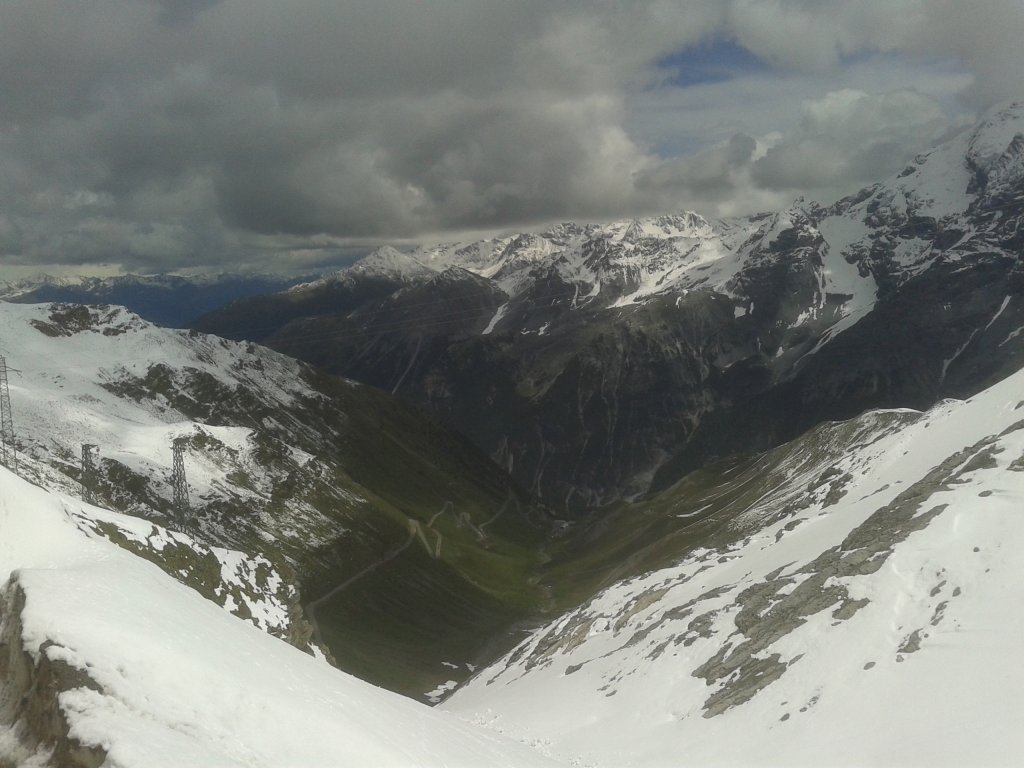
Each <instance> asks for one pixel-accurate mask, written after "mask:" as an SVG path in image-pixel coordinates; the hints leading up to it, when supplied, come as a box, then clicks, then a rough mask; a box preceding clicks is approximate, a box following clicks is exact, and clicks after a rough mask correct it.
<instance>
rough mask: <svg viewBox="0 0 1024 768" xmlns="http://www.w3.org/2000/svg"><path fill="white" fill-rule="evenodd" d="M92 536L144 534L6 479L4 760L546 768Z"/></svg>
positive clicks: (1, 672)
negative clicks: (104, 529)
mask: <svg viewBox="0 0 1024 768" xmlns="http://www.w3.org/2000/svg"><path fill="white" fill-rule="evenodd" d="M96 525H112V526H114V527H116V528H118V529H119V530H140V524H139V521H138V520H137V519H135V518H129V517H125V516H122V515H117V514H115V513H111V512H108V511H105V510H102V509H98V508H95V507H91V506H88V505H83V504H82V503H81V502H80V501H78V500H77V499H74V498H71V497H68V496H66V495H63V494H58V493H52V492H48V491H45V490H43V489H40V488H38V487H36V486H34V485H32V484H30V483H28V482H26V481H24V480H22V479H20V478H18V477H16V476H15V475H14V474H12V473H11V472H10V471H8V470H7V469H6V468H4V467H0V534H2V535H0V580H2V582H3V589H2V594H0V763H2V764H4V765H18V766H26V767H27V766H36V767H37V768H42V767H43V766H49V765H52V766H57V767H59V768H75V767H77V766H81V767H82V768H85V767H86V766H99V765H104V766H120V767H122V768H159V767H160V766H167V767H168V768H171V767H172V766H173V767H174V768H178V767H180V766H191V767H193V768H199V767H200V766H211V767H212V766H217V768H223V767H224V766H256V765H265V766H342V765H373V766H403V767H404V766H409V765H437V766H442V765H443V766H466V768H476V766H481V765H495V766H499V765H506V766H526V765H538V766H540V765H548V764H550V763H548V762H547V761H546V760H545V759H544V758H543V757H542V756H541V755H540V754H538V753H537V752H535V751H534V750H531V749H529V748H528V747H526V746H524V745H522V744H517V743H515V742H513V741H511V740H509V739H505V738H502V737H500V736H496V735H492V734H488V733H485V732H483V731H482V730H481V729H479V728H476V727H473V726H471V725H469V724H467V723H465V722H462V721H460V720H458V719H456V718H454V717H451V716H449V715H446V714H445V713H442V712H438V711H432V710H430V709H428V708H427V707H426V706H424V705H421V704H416V703H415V702H412V701H409V700H408V699H405V698H403V697H401V696H398V695H396V694H393V693H389V692H387V691H383V690H381V689H379V688H375V687H374V686H372V685H369V684H367V683H364V682H362V681H360V680H357V679H355V678H353V677H350V676H349V675H346V674H344V673H342V672H339V671H338V670H336V669H334V668H333V667H331V666H330V665H328V664H327V663H326V662H325V661H323V660H322V659H315V658H313V657H312V656H309V655H307V654H304V653H302V652H300V651H299V650H297V649H295V648H292V647H290V646H288V645H286V644H285V643H282V642H280V641H279V640H277V639H274V638H271V637H269V636H268V635H266V634H265V633H263V632H260V631H258V630H257V629H255V628H253V627H252V626H249V625H248V624H246V623H245V622H243V621H241V620H239V619H238V618H235V617H232V616H230V615H229V614H228V613H226V612H224V611H222V610H220V609H219V608H217V607H216V606H214V605H213V604H212V603H210V602H209V601H207V600H204V599H203V598H202V597H201V596H199V595H198V594H197V593H196V592H195V591H194V590H193V589H191V588H189V587H187V586H184V585H182V584H180V583H178V582H177V581H175V580H174V579H173V578H171V577H170V576H169V575H167V574H166V573H165V572H163V571H161V570H160V569H159V568H157V567H156V566H155V565H153V564H152V563H149V562H146V560H145V559H143V558H141V557H138V556H136V555H134V554H131V553H129V552H127V551H125V550H124V549H122V548H120V547H118V546H116V545H115V544H113V543H111V542H110V541H108V540H106V538H104V537H101V536H99V535H98V534H97V533H96V532H95V526H96ZM144 527H145V526H141V528H144ZM153 533H154V534H155V533H157V531H156V529H153ZM160 536H161V537H162V541H163V542H164V543H165V544H166V545H168V546H174V545H175V544H186V545H187V544H189V540H188V539H187V538H185V537H182V536H180V535H179V534H176V533H168V532H161V533H160Z"/></svg>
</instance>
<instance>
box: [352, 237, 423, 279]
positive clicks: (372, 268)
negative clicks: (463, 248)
mask: <svg viewBox="0 0 1024 768" xmlns="http://www.w3.org/2000/svg"><path fill="white" fill-rule="evenodd" d="M435 271H436V270H434V269H431V267H429V266H427V265H426V264H424V263H423V262H422V261H420V260H419V259H418V258H416V257H415V256H413V255H411V254H408V253H404V252H402V251H399V250H398V249H397V248H392V247H391V246H389V245H385V246H382V247H380V248H378V249H377V250H375V251H374V252H373V253H370V254H368V255H366V256H364V257H363V258H362V259H360V260H359V261H357V262H356V263H355V264H354V265H353V266H352V267H350V268H349V269H348V270H347V272H348V273H355V274H361V275H378V276H385V277H392V278H398V279H399V280H403V281H409V280H414V279H417V278H421V277H429V276H431V275H432V274H433V273H434V272H435Z"/></svg>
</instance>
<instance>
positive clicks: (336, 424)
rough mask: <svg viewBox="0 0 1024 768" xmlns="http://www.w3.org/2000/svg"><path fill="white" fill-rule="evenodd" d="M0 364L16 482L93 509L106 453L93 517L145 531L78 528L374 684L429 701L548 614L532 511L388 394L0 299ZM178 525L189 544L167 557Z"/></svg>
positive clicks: (480, 463) (115, 323)
mask: <svg viewBox="0 0 1024 768" xmlns="http://www.w3.org/2000/svg"><path fill="white" fill-rule="evenodd" d="M0 354H2V355H4V356H5V358H6V361H7V364H8V365H9V366H10V368H11V369H12V372H11V375H10V394H11V401H12V405H13V411H14V422H15V429H16V434H17V442H18V446H19V467H18V469H19V473H20V474H21V475H22V476H23V477H25V478H26V479H29V480H31V481H32V482H35V483H37V484H39V485H41V486H42V487H45V488H48V489H52V490H58V491H61V492H63V493H66V494H68V495H73V496H82V493H83V489H82V487H81V469H80V466H81V464H80V456H81V449H82V445H83V444H92V445H95V446H97V449H96V451H95V454H94V455H95V465H96V480H95V488H94V490H95V493H96V497H97V499H98V503H100V504H102V505H103V506H106V507H109V508H111V509H115V510H117V511H120V512H123V513H127V514H130V515H133V516H135V518H137V519H136V520H135V524H134V525H133V526H132V527H130V528H126V527H125V525H124V524H122V523H115V522H111V521H109V520H105V519H101V518H97V517H96V516H95V514H94V513H90V514H89V515H87V516H86V517H87V518H88V520H87V521H85V522H84V523H83V524H86V525H88V526H89V527H90V528H91V529H93V530H96V531H98V532H100V533H102V534H103V535H104V536H106V537H107V538H109V539H110V540H111V541H114V542H116V543H119V544H121V545H122V546H123V547H125V548H126V549H127V550H129V551H131V552H133V553H135V554H139V555H141V556H143V557H145V558H147V559H149V560H151V561H153V562H155V563H157V564H158V565H160V566H161V567H162V568H163V569H164V570H165V571H166V572H168V573H169V574H171V575H173V576H175V577H176V578H178V579H180V580H181V581H182V582H183V583H185V584H187V585H189V586H192V587H194V588H195V589H197V591H199V592H200V593H201V594H202V595H203V596H205V597H207V598H209V599H210V600H212V601H214V602H216V603H217V604H218V605H221V606H223V607H224V608H226V609H227V610H228V611H230V612H231V613H233V614H235V615H237V616H240V617H242V618H246V619H247V620H249V621H251V622H252V623H253V624H254V625H255V626H258V627H259V628H261V629H263V630H265V631H267V632H269V633H271V634H273V635H275V636H277V637H280V638H283V639H286V640H288V642H290V643H292V644H293V645H295V646H296V647H298V648H301V649H307V650H310V651H311V652H316V653H319V652H321V651H323V652H324V653H326V654H327V655H328V656H329V657H331V656H332V657H333V659H332V660H333V661H335V662H336V663H337V664H338V666H339V667H341V668H343V669H346V670H348V671H351V672H353V673H354V674H358V675H359V676H360V677H363V678H364V679H369V680H372V681H374V682H376V683H379V684H381V685H385V686H387V687H389V688H392V689H394V690H399V691H400V692H402V693H406V694H407V695H411V696H416V697H421V700H423V701H427V700H428V698H429V697H427V693H428V692H430V691H432V690H434V689H435V688H436V687H437V686H438V685H440V684H442V683H445V682H447V681H448V680H451V679H459V680H461V679H463V678H464V677H465V676H466V675H467V674H468V668H467V666H466V665H467V664H470V663H472V664H479V663H481V659H480V657H479V654H480V653H482V652H483V651H484V650H485V646H489V645H490V643H491V642H492V640H493V638H492V637H491V636H490V635H489V634H488V633H489V632H493V633H500V632H501V630H502V628H503V627H504V626H505V625H507V624H512V623H514V622H515V621H517V620H519V618H520V615H521V614H522V613H523V612H525V611H526V610H527V609H528V608H529V607H530V606H531V604H532V602H531V601H534V600H539V599H540V597H541V596H540V595H539V594H535V593H536V592H537V590H536V588H535V587H533V586H531V585H530V584H527V583H525V579H526V572H527V569H528V568H529V567H530V564H531V563H532V562H533V560H534V559H535V558H536V557H537V555H536V552H535V549H534V547H533V542H535V541H537V540H539V539H540V538H542V537H543V535H544V530H545V523H544V522H543V520H542V519H541V518H540V516H539V515H537V514H535V513H536V510H535V509H534V507H533V506H532V504H531V503H530V502H529V501H528V500H526V499H525V497H524V496H523V495H522V494H521V492H519V491H518V489H515V488H513V487H512V486H511V484H510V482H509V480H508V478H507V477H505V475H504V474H503V473H502V472H501V470H500V469H499V468H498V467H496V466H495V465H493V464H491V463H490V462H488V461H487V460H486V458H485V457H483V456H480V455H479V454H477V453H476V452H475V451H473V450H472V448H471V447H470V446H468V445H467V444H465V442H464V441H461V440H458V439H457V438H455V437H454V436H453V435H452V434H451V433H450V432H448V431H447V430H444V429H443V428H442V427H440V426H439V425H437V424H436V423H435V422H433V421H432V420H430V419H428V418H426V417H425V416H423V415H422V414H420V413H418V412H416V411H415V410H413V409H412V408H409V407H408V406H405V405H403V404H402V403H400V402H397V401H396V400H395V399H394V398H390V397H388V396H387V395H385V394H384V393H380V392H376V391H373V390H371V389H370V388H369V387H365V386H362V385H356V384H353V383H351V382H347V381H344V380H341V379H337V378H332V377H328V376H325V375H322V374H319V373H317V372H315V371H313V370H312V369H311V368H310V367H309V366H307V365H304V364H302V363H298V362H296V361H295V360H292V359H290V358H287V357H285V356H283V355H281V354H278V353H276V352H272V351H270V350H268V349H265V348H261V347H257V346H255V345H252V344H243V343H237V342H229V341H225V340H223V339H219V338H216V337H212V336H205V335H203V334H198V333H195V332H185V331H174V330H169V329H162V328H158V327H155V326H153V325H151V324H149V323H146V322H144V321H142V320H141V319H140V318H138V317H137V316H136V315H133V314H131V313H130V312H127V311H125V310H123V309H120V308H116V307H104V306H99V307H96V306H94V307H83V306H79V305H39V306H23V305H14V304H5V303H2V302H0ZM176 439H183V440H184V446H185V450H184V452H183V463H184V469H185V475H186V480H187V485H188V495H189V501H190V507H191V511H190V514H189V515H187V519H184V520H183V519H180V517H179V515H178V514H177V513H176V512H175V511H174V510H173V507H172V503H171V502H172V497H173V491H172V483H171V480H172V452H171V444H172V441H174V440H176ZM506 512H507V514H504V513H506ZM531 516H532V519H528V518H531ZM124 519H132V518H124ZM467 523H469V525H467ZM475 526H484V527H485V528H486V533H484V530H483V529H481V528H477V527H475ZM168 528H169V529H173V530H175V531H185V532H187V533H188V534H189V535H188V536H187V537H184V540H176V543H175V544H174V545H173V546H170V545H168V544H167V539H166V529H168ZM442 543H443V546H442ZM382 563H388V568H387V569H382V568H381V569H378V566H379V565H380V564H382ZM408 580H415V581H416V582H417V583H418V584H420V585H421V587H422V588H421V589H420V590H418V591H417V592H416V593H415V599H413V598H412V597H410V593H409V591H408V590H407V589H406V588H405V583H406V582H407V581H408ZM350 587H352V588H350ZM453 596H454V597H453ZM460 601H461V602H460ZM463 603H469V604H470V605H471V606H472V610H467V609H466V607H465V605H464V604H463ZM381 605H387V606H388V609H387V610H386V611H383V610H380V606H381ZM360 612H362V613H361V615H364V616H365V620H363V621H360V622H352V621H350V618H351V616H352V615H353V614H358V613H360ZM481 625H485V626H486V627H487V630H486V631H481V629H480V627H481ZM435 627H443V631H435ZM314 640H315V642H314ZM388 642H390V643H392V645H393V650H392V653H391V654H390V655H388V656H384V655H382V654H379V653H377V649H378V648H379V647H380V645H381V644H382V643H388ZM317 646H319V647H317ZM487 653H489V654H490V655H489V656H488V658H493V657H494V655H495V654H496V653H497V650H491V651H487ZM452 664H454V665H455V666H456V668H457V669H458V671H457V672H454V673H453V672H452V670H451V668H450V667H449V666H448V665H452Z"/></svg>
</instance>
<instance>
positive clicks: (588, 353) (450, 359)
mask: <svg viewBox="0 0 1024 768" xmlns="http://www.w3.org/2000/svg"><path fill="white" fill-rule="evenodd" d="M1022 145H1024V106H1022V105H1021V104H1011V105H1009V106H1003V107H1001V108H997V109H995V110H993V111H992V112H991V113H990V114H989V115H988V116H987V117H986V119H985V120H984V121H982V122H981V123H980V124H979V125H977V126H975V127H974V128H971V129H968V130H966V131H965V132H963V133H962V134H960V135H958V136H956V137H954V138H953V139H951V140H949V141H948V142H946V143H945V144H943V145H941V146H940V147H938V148H936V149H934V150H932V151H931V152H928V153H924V154H922V155H921V156H919V157H918V158H917V159H915V161H914V162H913V163H912V164H910V165H909V166H908V167H907V168H906V169H904V171H902V172H900V173H898V174H895V175H893V176H892V177H890V178H889V179H888V180H886V181H883V182H880V183H879V184H876V185H874V186H872V187H868V188H865V189H864V190H862V191H861V192H859V193H857V194H855V195H851V196H848V197H846V198H843V199H842V200H839V201H837V202H835V203H832V204H829V205H827V206H826V205H821V204H819V203H813V202H810V203H809V202H798V203H797V204H795V205H793V206H791V207H790V208H788V209H786V210H784V211H780V212H775V213H768V214H759V215H756V216H751V217H747V218H740V219H732V220H719V221H715V222H711V221H707V220H705V219H703V218H701V217H699V216H698V215H696V214H692V213H683V214H678V215H670V216H663V217H653V218H649V219H631V220H623V221H619V222H613V223H610V224H605V225H592V224H588V225H582V224H573V223H566V224H562V225H558V226H555V227H551V228H549V229H548V231H546V232H541V233H532V234H531V233H524V234H520V235H514V236H510V237H506V238H497V239H492V240H485V241H479V242H477V243H471V244H460V243H456V244H448V245H440V246H422V247H419V248H416V249H414V250H412V251H411V252H410V253H409V254H407V256H408V257H409V258H410V259H414V260H415V261H416V262H417V263H418V264H422V265H427V266H428V267H433V268H434V270H435V272H434V275H425V276H422V277H421V278H420V279H419V280H418V281H416V280H414V281H413V282H412V283H409V282H401V283H397V282H394V281H390V279H389V278H387V277H386V276H385V275H383V274H377V275H359V274H358V268H354V269H353V270H351V271H349V272H348V273H342V275H341V276H340V277H337V278H334V281H335V282H334V283H329V284H323V285H320V286H318V287H316V288H314V289H310V290H308V291H306V292H304V291H303V290H302V289H296V290H293V291H291V292H289V293H288V294H287V295H285V296H279V297H264V298H263V299H260V300H258V301H252V302H244V301H243V302H240V303H239V304H237V305H235V306H234V307H232V308H229V309H225V310H222V311H220V312H217V313H213V314H211V315H208V316H207V317H205V318H202V319H201V320H200V321H198V322H197V324H196V327H198V328H200V329H201V330H204V331H207V332H213V333H220V334H222V335H226V336H230V337H236V338H252V339H254V340H258V341H260V342H261V343H265V344H268V345H269V346H271V347H273V348H276V349H278V350H281V351H284V352H286V353H287V354H292V355H295V356H297V357H299V358H302V359H305V360H308V361H311V362H314V363H316V364H317V365H319V366H321V367H324V368H325V369H326V370H328V371H330V372H332V373H337V374H340V375H344V376H348V377H350V378H354V379H357V380H359V381H364V382H366V383H369V384H372V385H373V386H376V387H379V388H381V389H384V390H387V391H392V392H395V393H396V394H399V395H401V396H403V397H406V398H408V399H410V400H412V401H414V402H417V403H419V404H421V405H423V406H425V407H427V408H428V409H429V410H431V411H432V412H433V413H435V414H437V415H438V416H439V417H440V418H441V419H442V420H443V421H444V422H445V423H446V424H448V425H450V426H452V427H453V428H455V429H457V430H459V431H460V432H462V433H463V434H465V435H467V436H468V437H469V438H470V439H471V440H472V441H473V442H474V443H475V444H476V445H477V446H478V447H480V448H481V449H482V450H483V451H485V452H486V453H488V454H489V455H490V456H492V457H493V458H495V459H496V460H498V461H499V462H500V463H502V465H503V466H505V467H506V468H507V469H509V470H510V471H511V472H512V473H513V475H514V476H515V477H516V479H517V480H518V481H519V482H520V483H522V484H523V485H525V486H526V487H528V488H530V489H531V490H532V491H533V492H534V493H536V494H538V495H539V496H540V497H541V498H543V499H544V500H545V501H546V502H547V503H548V504H550V505H552V506H555V507H558V508H560V509H563V510H565V511H566V512H568V513H570V514H573V513H579V512H581V511H582V510H584V509H586V508H587V507H591V506H595V505H601V504H607V503H613V502H614V501H616V500H617V499H622V498H635V497H637V496H638V495H642V494H643V493H645V492H647V490H649V489H650V488H651V487H652V486H651V485H650V483H651V482H652V481H653V482H654V486H653V487H654V488H658V487H665V485H666V484H670V483H671V482H673V481H674V480H675V479H678V478H679V477H680V476H681V475H682V474H683V473H685V472H686V471H689V470H691V469H694V468H696V467H699V466H701V464H702V463H704V462H706V461H708V460H712V459H714V458H716V457H721V456H725V455H728V454H730V453H734V452H737V451H758V450H763V449H766V448H769V447H771V446H772V445H777V444H779V443H780V442H782V441H785V440H787V439H790V438H792V437H795V436H796V435H797V434H800V432H802V431H803V430H805V429H807V428H809V427H811V426H813V425H814V424H815V423H818V422H819V421H821V420H827V419H843V418H849V417H851V416H854V415H856V414H857V413H859V412H861V411H863V410H865V409H869V408H878V407H898V406H907V407H914V408H923V407H927V406H928V405H930V404H931V403H933V402H935V401H936V400H937V399H939V398H941V397H943V396H967V395H969V394H970V393H971V392H972V391H977V390H978V389H980V388H981V387H983V386H985V385H986V384H989V383H992V382H993V381H995V380H996V379H998V378H999V377H1000V376H1003V375H1006V374H1007V373H1009V372H1010V371H1012V370H1014V369H1015V368H1014V366H1016V365H1017V364H1018V362H1019V361H1020V360H1021V359H1022V355H1024V347H1021V344H1020V342H1019V338H1020V337H1019V335H1016V336H1015V335H1014V331H1015V330H1016V329H1017V328H1019V327H1020V326H1024V302H1022V296H1021V293H1022V282H1021V277H1022V268H1021V260H1020V254H1021V252H1022V250H1024V241H1022V240H1021V237H1022V236H1021V235H1020V234H1019V231H1020V227H1019V223H1020V222H1021V218H1022V215H1024V194H1022V193H1021V188H1022V180H1024V164H1022V162H1021V160H1020V152H1021V147H1022ZM368 258H369V257H368ZM366 263H367V264H371V263H372V258H371V259H370V261H367V262H366ZM453 266H458V267H460V268H461V269H463V270H465V273H458V272H451V271H450V269H451V268H452V267H453ZM445 270H449V271H447V272H445ZM368 271H372V270H368ZM441 273H444V274H446V275H448V283H447V285H446V287H445V289H444V290H443V291H437V292H436V293H433V294H431V293H429V292H427V293H424V294H422V296H421V298H420V299H419V303H418V304H417V303H416V302H410V301H409V300H408V299H406V300H405V301H404V302H403V299H402V297H403V296H409V295H411V294H410V292H414V291H417V290H422V288H417V285H419V286H422V285H423V284H426V283H429V282H430V281H432V280H435V279H436V275H437V274H441ZM469 273H472V274H471V275H470V274H469ZM460 275H461V279H459V278H460ZM371 277H372V279H371ZM339 281H341V282H339ZM342 284H344V286H345V287H344V292H343V294H342V293H341V291H342V289H341V287H340V286H341V285H342ZM332 286H334V287H332ZM882 329H890V331H889V332H888V333H887V332H886V331H884V330H882ZM901 359H905V360H910V361H913V363H912V364H911V366H910V367H909V368H906V367H905V366H903V365H902V363H901ZM659 400H663V401H664V403H661V402H659ZM762 400H763V401H765V402H766V403H770V404H771V407H770V408H769V407H768V406H767V405H765V406H764V407H761V406H759V405H758V402H759V401H762ZM651 403H655V405H654V406H653V407H651V406H650V404H651ZM662 406H664V412H662ZM769 410H772V411H774V412H775V413H776V414H779V413H783V412H788V413H792V414H794V415H795V419H793V420H792V421H791V422H786V421H785V420H780V419H779V417H778V416H776V417H772V416H771V415H770V413H768V411H769ZM648 411H650V412H648ZM751 426H753V429H750V427H751Z"/></svg>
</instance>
